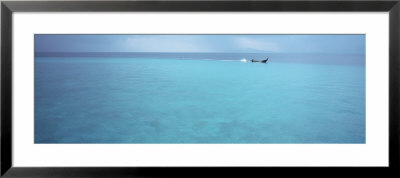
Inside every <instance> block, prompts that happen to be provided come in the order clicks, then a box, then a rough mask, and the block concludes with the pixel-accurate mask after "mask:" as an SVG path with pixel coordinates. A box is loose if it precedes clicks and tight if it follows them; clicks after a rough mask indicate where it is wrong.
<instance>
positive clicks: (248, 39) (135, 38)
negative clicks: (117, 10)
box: [35, 35, 365, 54]
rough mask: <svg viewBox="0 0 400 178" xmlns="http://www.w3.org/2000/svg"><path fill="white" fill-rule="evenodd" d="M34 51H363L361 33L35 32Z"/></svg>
mask: <svg viewBox="0 0 400 178" xmlns="http://www.w3.org/2000/svg"><path fill="white" fill-rule="evenodd" d="M35 51H36V52H276V53H335V54H364V53H365V35H35Z"/></svg>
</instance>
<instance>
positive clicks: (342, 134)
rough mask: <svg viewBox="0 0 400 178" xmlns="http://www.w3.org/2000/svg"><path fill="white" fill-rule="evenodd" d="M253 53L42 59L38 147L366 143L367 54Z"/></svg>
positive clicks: (38, 67)
mask: <svg viewBox="0 0 400 178" xmlns="http://www.w3.org/2000/svg"><path fill="white" fill-rule="evenodd" d="M254 56H255V57H256V58H255V59H263V58H262V57H264V56H266V55H265V54H253V55H252V54H137V55H128V54H122V55H115V54H110V55H105V54H101V53H99V54H97V55H90V54H87V55H84V54H75V55H68V54H60V55H54V54H48V55H44V54H41V55H37V56H36V57H35V73H34V74H35V76H34V79H35V120H34V121H35V125H34V127H35V128H34V130H35V135H34V137H35V143H365V139H366V138H365V134H366V133H365V132H366V130H365V127H366V123H365V56H364V55H342V56H340V55H329V54H324V55H322V54H275V55H273V54H272V55H268V56H269V57H270V59H269V61H268V63H266V64H263V63H251V62H249V60H250V59H251V58H252V57H254ZM293 58H296V60H291V59H293ZM299 58H300V59H299ZM294 61H297V62H294ZM298 61H303V62H298Z"/></svg>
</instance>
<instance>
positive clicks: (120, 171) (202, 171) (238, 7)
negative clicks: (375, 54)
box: [1, 0, 400, 177]
mask: <svg viewBox="0 0 400 178" xmlns="http://www.w3.org/2000/svg"><path fill="white" fill-rule="evenodd" d="M111 11H115V12H123V11H163V12H167V11H203V12H212V11H232V12H233V11H259V12H261V11H296V12H309V11H323V12H325V11H327V12H329V11H344V12H360V11H361V12H389V24H390V25H389V74H388V75H389V133H388V134H389V167H334V168H327V167H257V168H250V167H246V168H245V167H233V168H232V167H223V168H222V167H218V168H212V167H207V168H206V167H201V168H193V167H190V168H189V167H186V168H182V167H180V168H176V167H174V168H171V167H170V168H168V167H151V168H150V167H146V168H142V167H141V168H138V167H135V168H132V167H90V168H84V167H63V168H50V167H42V168H28V167H27V168H21V167H13V165H12V151H13V150H12V102H13V101H12V91H13V88H12V43H13V42H12V32H13V29H12V19H13V12H111ZM399 22H400V1H399V0H394V1H393V0H391V1H383V0H367V1H354V0H345V1H343V0H339V1H332V0H311V1H309V0H301V1H287V0H283V1H276V0H271V1H268V0H267V1H111V0H110V1H2V2H1V175H2V176H5V177H134V176H138V177H146V176H160V177H165V176H178V175H187V176H191V175H196V176H198V175H204V176H210V175H215V173H224V174H236V173H244V174H255V175H256V174H260V175H266V174H267V175H274V173H278V174H279V175H289V174H292V173H294V172H295V173H300V174H302V173H304V174H309V173H316V172H314V169H317V171H326V172H324V173H323V174H324V175H341V174H342V173H343V172H342V171H347V172H348V171H350V172H351V173H355V174H357V175H358V174H359V173H363V174H364V173H367V174H368V173H369V172H371V171H374V172H375V171H378V172H379V173H380V172H385V173H386V172H388V173H392V174H393V173H395V174H398V173H399V171H397V170H398V168H399V162H400V155H399V139H400V137H399V133H400V125H399V118H400V117H399V110H400V107H399V101H400V86H399V82H400V48H399V43H400V23H399ZM99 159H101V158H99ZM337 170H340V171H337Z"/></svg>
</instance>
